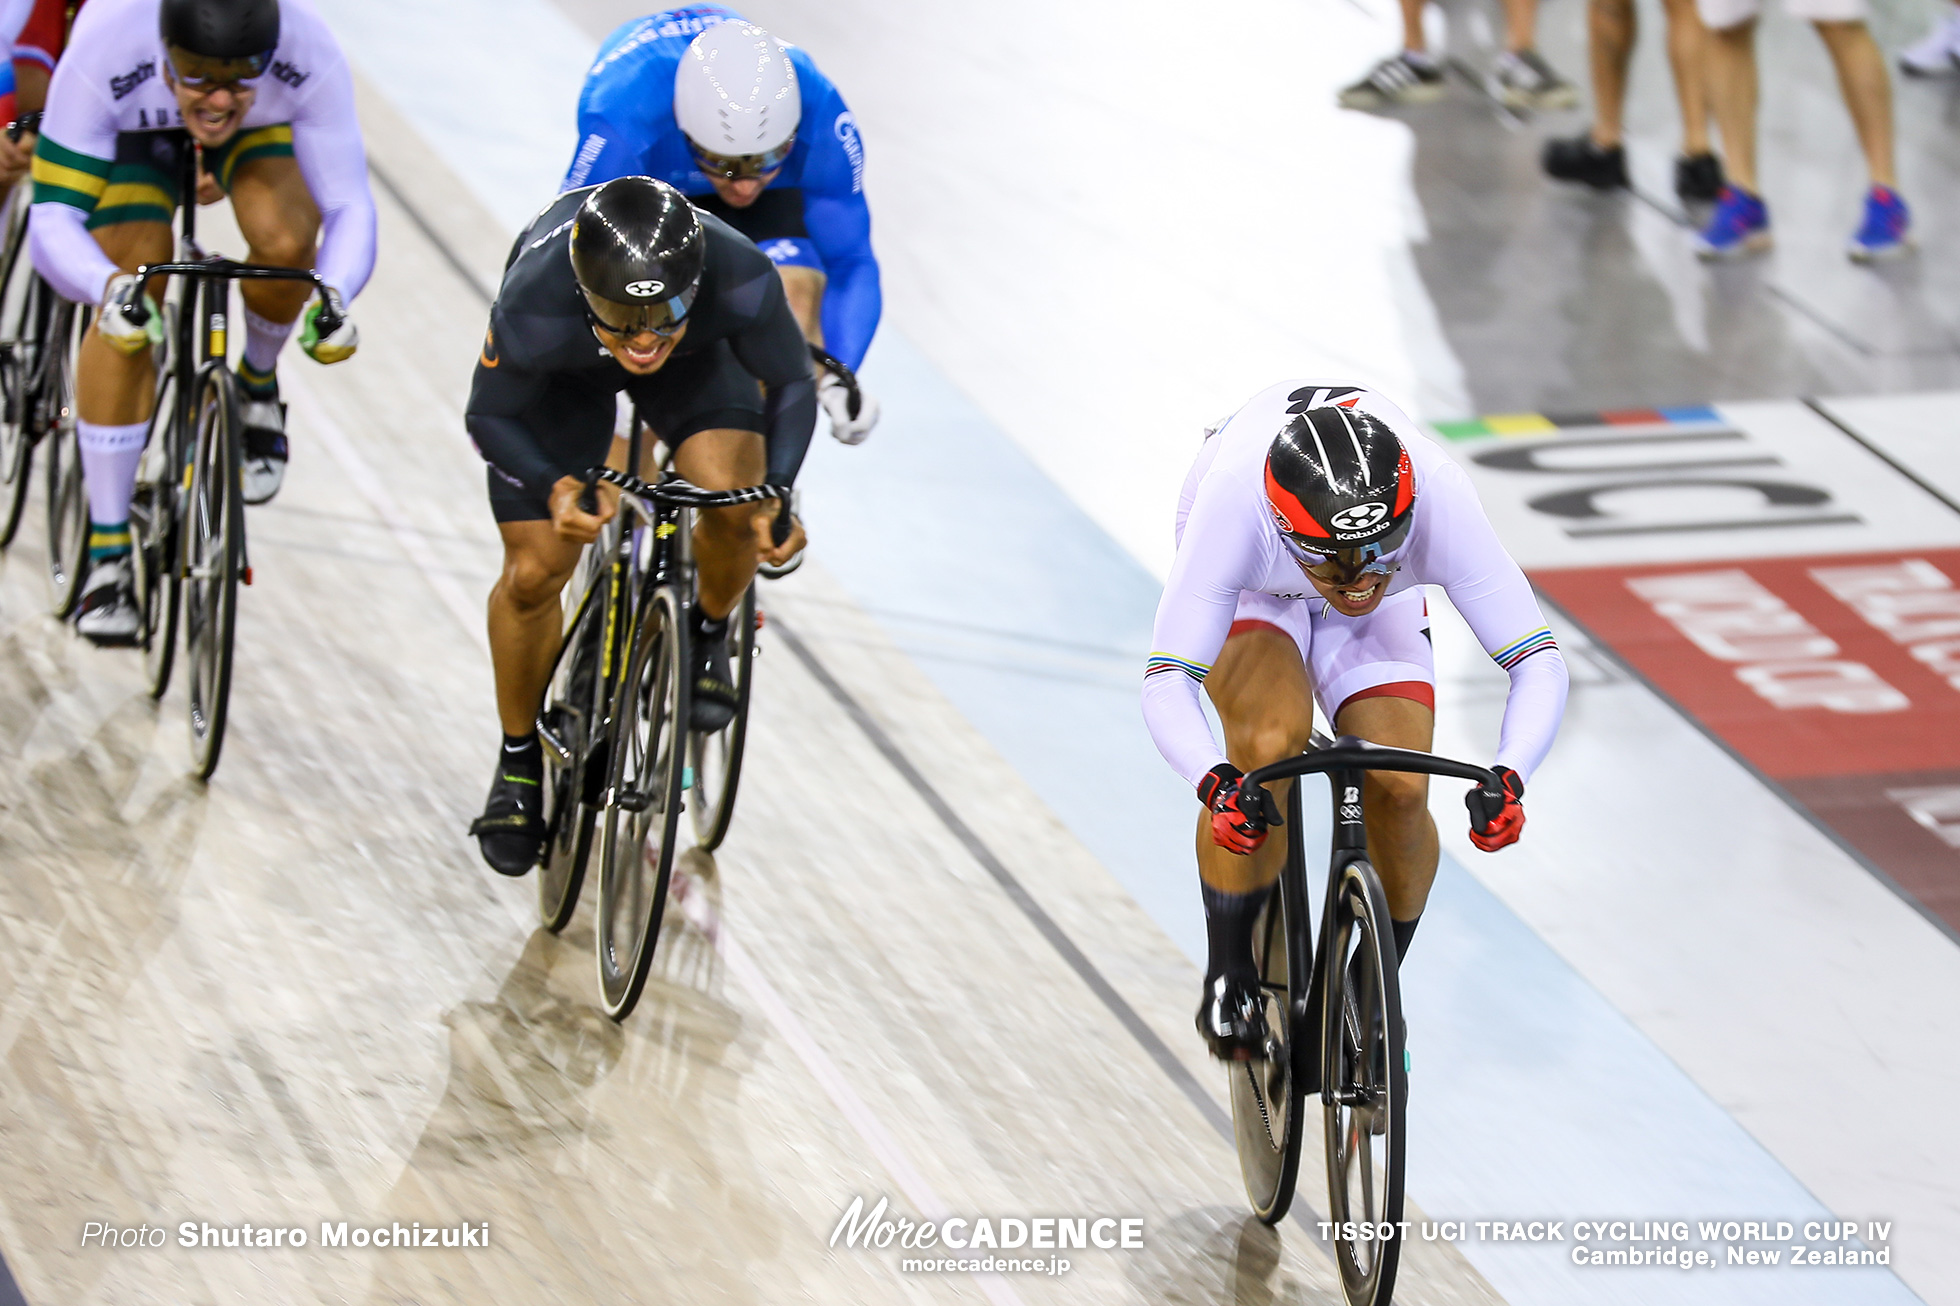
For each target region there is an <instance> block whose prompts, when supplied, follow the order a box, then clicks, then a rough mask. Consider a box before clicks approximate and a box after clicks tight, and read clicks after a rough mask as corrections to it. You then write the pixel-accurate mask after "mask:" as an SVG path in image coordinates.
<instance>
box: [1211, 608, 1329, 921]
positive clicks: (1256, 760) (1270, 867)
mask: <svg viewBox="0 0 1960 1306" xmlns="http://www.w3.org/2000/svg"><path fill="white" fill-rule="evenodd" d="M1205 692H1206V693H1208V694H1210V695H1211V701H1212V703H1213V705H1215V706H1216V707H1217V708H1218V719H1219V721H1220V722H1221V723H1222V724H1223V725H1224V727H1225V755H1226V756H1227V757H1229V758H1230V759H1231V760H1232V765H1233V766H1236V767H1238V768H1239V769H1240V770H1241V771H1245V772H1248V773H1250V772H1251V771H1253V770H1256V769H1257V768H1259V767H1262V766H1264V765H1266V764H1267V763H1268V762H1277V761H1279V760H1280V759H1281V758H1285V757H1290V756H1292V755H1293V754H1295V753H1297V752H1300V751H1301V750H1302V749H1304V748H1305V747H1306V746H1307V744H1308V742H1309V741H1310V740H1311V739H1312V736H1313V691H1312V689H1311V687H1310V686H1309V685H1308V683H1307V668H1306V666H1305V664H1304V663H1302V662H1301V660H1300V647H1299V645H1297V644H1295V643H1294V642H1293V639H1292V637H1291V636H1289V635H1286V634H1284V633H1282V632H1280V631H1278V630H1276V629H1274V628H1273V627H1271V626H1252V627H1249V628H1247V629H1245V630H1242V631H1240V632H1239V633H1238V634H1236V635H1233V636H1232V637H1231V638H1229V639H1227V640H1226V641H1225V647H1224V649H1222V650H1221V651H1220V652H1219V655H1218V662H1217V664H1216V665H1214V666H1213V667H1212V669H1211V674H1210V675H1208V676H1206V677H1205ZM1292 784H1293V782H1292V781H1291V780H1288V781H1286V782H1284V783H1283V784H1278V785H1274V786H1272V789H1271V792H1272V794H1273V796H1274V797H1275V798H1277V799H1279V800H1280V802H1281V804H1282V805H1284V803H1285V800H1286V795H1287V793H1288V791H1289V790H1290V788H1291V786H1292ZM1288 833H1289V832H1288V831H1287V830H1286V829H1278V830H1274V831H1273V832H1272V834H1271V835H1270V836H1269V837H1268V838H1267V840H1266V842H1265V845H1264V846H1263V847H1261V848H1260V849H1259V851H1257V852H1255V853H1252V854H1251V855H1250V856H1245V857H1241V856H1239V855H1238V854H1236V853H1231V852H1227V851H1226V850H1225V849H1223V848H1220V847H1219V846H1218V845H1217V844H1215V843H1213V842H1212V839H1211V814H1210V813H1209V812H1203V813H1200V814H1199V819H1198V876H1199V878H1200V879H1202V880H1203V881H1204V882H1205V883H1206V884H1208V885H1210V886H1211V887H1212V888H1214V889H1218V890H1221V891H1222V892H1225V893H1251V892H1253V891H1255V890H1258V889H1263V888H1265V887H1266V886H1267V885H1269V884H1271V883H1272V882H1273V881H1274V880H1276V879H1278V878H1279V871H1280V866H1281V864H1282V862H1284V860H1285V858H1286V839H1287V835H1288Z"/></svg>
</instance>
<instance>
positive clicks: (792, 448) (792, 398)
mask: <svg viewBox="0 0 1960 1306" xmlns="http://www.w3.org/2000/svg"><path fill="white" fill-rule="evenodd" d="M762 425H763V436H764V438H765V439H766V440H767V441H768V445H769V472H768V481H769V484H771V485H792V484H794V483H795V482H796V473H797V471H798V470H799V469H800V468H802V466H803V455H804V454H806V453H808V452H809V450H810V436H811V435H812V434H813V433H815V431H816V429H817V383H816V381H815V380H814V379H813V378H811V377H810V376H808V375H807V374H806V375H803V376H799V377H796V378H794V379H792V380H789V381H784V382H782V383H781V384H780V385H772V386H770V387H769V397H768V400H767V401H766V402H765V403H764V405H763V422H762Z"/></svg>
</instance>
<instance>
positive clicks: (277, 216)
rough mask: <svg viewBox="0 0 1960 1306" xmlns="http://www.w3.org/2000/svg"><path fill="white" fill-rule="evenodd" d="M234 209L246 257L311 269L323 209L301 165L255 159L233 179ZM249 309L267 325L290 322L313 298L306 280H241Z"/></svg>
mask: <svg viewBox="0 0 1960 1306" xmlns="http://www.w3.org/2000/svg"><path fill="white" fill-rule="evenodd" d="M231 207H232V211H233V212H234V213H235V214H236V215H237V217H238V229H239V231H240V232H242V233H243V234H244V236H245V244H246V247H247V249H246V254H247V258H248V259H249V260H250V261H251V262H253V263H267V264H270V265H272V266H273V267H280V268H310V267H312V266H313V262H314V256H315V242H316V241H317V240H318V239H319V235H320V210H319V207H318V206H317V205H315V204H314V203H313V195H312V192H310V191H308V190H307V189H306V179H305V178H304V177H302V176H300V171H299V164H298V162H296V161H295V160H294V159H292V158H291V157H290V156H285V157H282V156H273V157H270V158H260V159H251V160H248V161H246V162H244V163H241V164H239V165H238V167H237V169H236V170H235V171H234V172H233V173H232V177H231ZM238 291H239V294H240V296H241V297H242V298H243V299H244V300H245V306H246V307H247V308H249V309H251V310H252V312H254V313H256V314H258V315H259V316H260V317H262V318H264V319H265V320H266V321H268V322H279V323H289V322H291V321H292V320H293V319H294V318H297V317H298V316H299V311H300V309H302V308H304V307H306V301H307V300H308V299H309V298H310V297H311V296H312V294H313V287H311V286H310V285H308V284H307V283H306V282H304V281H242V282H240V283H239V286H238Z"/></svg>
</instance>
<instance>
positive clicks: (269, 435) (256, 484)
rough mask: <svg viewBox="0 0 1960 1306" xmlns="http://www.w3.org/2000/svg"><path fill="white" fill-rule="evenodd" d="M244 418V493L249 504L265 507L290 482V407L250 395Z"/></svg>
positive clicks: (242, 468)
mask: <svg viewBox="0 0 1960 1306" xmlns="http://www.w3.org/2000/svg"><path fill="white" fill-rule="evenodd" d="M240 415H241V416H242V417H243V418H244V422H245V459H244V465H243V466H242V467H241V468H240V469H239V475H240V480H241V482H242V485H243V490H242V492H243V494H244V496H245V502H247V503H265V502H266V501H268V500H270V499H271V498H272V496H273V495H275V494H277V493H279V487H280V486H281V485H283V484H285V481H286V405H284V404H282V403H280V402H279V401H278V400H277V399H254V398H252V397H251V396H249V395H247V396H246V398H245V404H244V410H243V412H242V413H241V414H240Z"/></svg>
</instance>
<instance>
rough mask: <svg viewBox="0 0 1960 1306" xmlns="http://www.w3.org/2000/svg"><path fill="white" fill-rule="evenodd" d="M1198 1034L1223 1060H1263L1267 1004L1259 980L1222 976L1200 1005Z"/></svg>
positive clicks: (1266, 1036) (1207, 991)
mask: <svg viewBox="0 0 1960 1306" xmlns="http://www.w3.org/2000/svg"><path fill="white" fill-rule="evenodd" d="M1198 1033H1200V1034H1202V1035H1204V1039H1205V1045H1206V1046H1207V1047H1209V1048H1210V1049H1211V1054H1212V1055H1213V1056H1215V1057H1217V1058H1218V1059H1219V1060H1220V1061H1263V1060H1265V1059H1266V1044H1267V1042H1268V1038H1269V1035H1268V1032H1267V1029H1266V1003H1265V999H1264V998H1263V997H1262V996H1261V994H1260V992H1259V985H1258V983H1257V982H1256V981H1253V980H1245V979H1239V978H1237V977H1235V976H1231V975H1220V976H1218V977H1217V978H1216V979H1213V980H1211V981H1210V985H1209V987H1208V988H1207V989H1206V991H1205V1000H1204V1001H1203V1002H1202V1003H1200V1004H1199V1005H1198Z"/></svg>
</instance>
